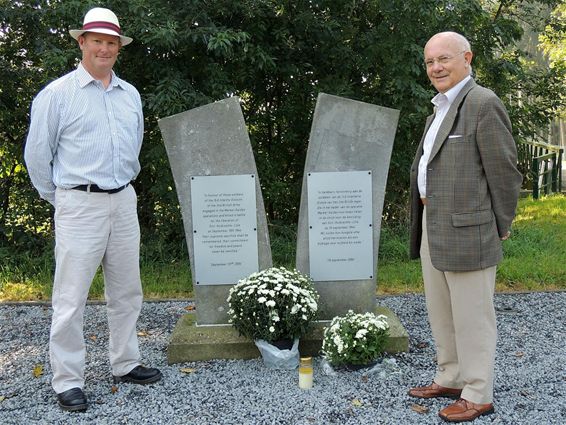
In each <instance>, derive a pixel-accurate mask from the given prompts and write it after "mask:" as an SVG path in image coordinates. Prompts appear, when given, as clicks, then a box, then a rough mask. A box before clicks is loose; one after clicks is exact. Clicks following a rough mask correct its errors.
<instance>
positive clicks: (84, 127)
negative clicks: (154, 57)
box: [25, 64, 144, 205]
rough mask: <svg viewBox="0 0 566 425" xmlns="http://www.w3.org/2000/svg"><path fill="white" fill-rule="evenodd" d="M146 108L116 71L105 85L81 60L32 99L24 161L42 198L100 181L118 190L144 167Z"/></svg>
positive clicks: (105, 185)
mask: <svg viewBox="0 0 566 425" xmlns="http://www.w3.org/2000/svg"><path fill="white" fill-rule="evenodd" d="M143 130H144V126H143V112H142V104H141V99H140V95H139V93H138V91H137V90H136V88H135V87H134V86H132V85H131V84H129V83H127V82H126V81H124V80H122V79H120V78H118V77H117V76H116V74H114V72H112V79H111V81H110V84H109V85H108V87H107V88H105V87H104V85H103V84H102V82H101V81H97V80H95V79H94V78H93V77H92V76H91V75H90V74H89V73H88V72H87V71H86V69H85V68H84V67H83V66H82V64H79V66H78V67H77V69H76V70H75V71H72V72H70V73H69V74H67V75H64V76H63V77H61V78H59V79H57V80H55V81H53V82H52V83H50V84H49V85H47V86H46V87H45V88H44V89H43V90H42V91H41V92H40V93H39V94H38V95H37V96H36V98H35V99H34V101H33V104H32V108H31V124H30V129H29V133H28V137H27V141H26V147H25V162H26V166H27V169H28V173H29V175H30V178H31V180H32V183H33V185H34V186H35V188H36V189H37V191H38V192H39V194H40V196H41V197H42V198H43V199H45V200H47V201H49V202H50V203H51V204H53V205H54V203H55V188H56V187H61V188H64V189H70V188H72V187H74V186H78V185H83V184H96V185H98V186H99V187H100V188H102V189H115V188H118V187H120V186H123V185H125V184H126V183H128V182H130V181H131V180H132V179H134V178H135V177H136V176H137V175H138V173H139V171H140V163H139V160H138V156H139V153H140V149H141V144H142V139H143Z"/></svg>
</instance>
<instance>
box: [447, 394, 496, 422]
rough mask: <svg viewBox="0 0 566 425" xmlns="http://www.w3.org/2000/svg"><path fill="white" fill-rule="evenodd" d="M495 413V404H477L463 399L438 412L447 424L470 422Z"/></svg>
mask: <svg viewBox="0 0 566 425" xmlns="http://www.w3.org/2000/svg"><path fill="white" fill-rule="evenodd" d="M494 411H495V410H494V409H493V403H487V404H476V403H472V402H471V401H468V400H464V399H463V398H461V399H460V400H458V401H456V402H454V403H452V404H451V405H450V406H448V407H445V408H444V409H442V410H441V411H440V412H438V416H440V417H441V418H442V419H444V420H445V421H447V422H468V421H473V420H474V419H476V418H478V417H480V416H483V415H489V414H490V413H493V412H494Z"/></svg>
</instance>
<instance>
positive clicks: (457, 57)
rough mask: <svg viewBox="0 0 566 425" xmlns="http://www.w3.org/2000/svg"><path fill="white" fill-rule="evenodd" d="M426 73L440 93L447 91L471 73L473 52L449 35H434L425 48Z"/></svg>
mask: <svg viewBox="0 0 566 425" xmlns="http://www.w3.org/2000/svg"><path fill="white" fill-rule="evenodd" d="M424 59H425V64H426V73H427V75H428V78H429V79H430V82H431V83H432V85H433V86H434V88H436V90H438V91H439V92H440V93H446V92H447V91H448V90H450V89H451V88H452V87H454V86H455V85H456V84H458V83H459V82H460V81H462V80H463V79H464V78H466V77H467V76H468V75H469V74H470V62H471V60H472V52H469V51H465V50H464V49H462V47H461V45H460V44H459V43H458V42H457V40H455V39H454V38H451V37H449V36H436V37H432V38H431V39H430V40H429V41H428V43H427V44H426V46H425V48H424Z"/></svg>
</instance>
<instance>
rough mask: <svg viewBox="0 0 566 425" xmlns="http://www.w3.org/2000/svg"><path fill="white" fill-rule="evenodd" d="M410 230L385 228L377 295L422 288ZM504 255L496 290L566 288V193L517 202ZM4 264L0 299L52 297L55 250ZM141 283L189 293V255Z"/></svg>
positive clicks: (145, 267)
mask: <svg viewBox="0 0 566 425" xmlns="http://www.w3.org/2000/svg"><path fill="white" fill-rule="evenodd" d="M270 233H271V246H272V250H273V260H274V264H275V265H281V266H285V267H290V268H292V267H293V266H294V258H295V240H296V235H295V229H294V228H292V227H290V226H278V225H271V226H270ZM408 239H409V237H408V230H407V229H406V228H399V229H388V228H383V229H382V233H381V241H380V253H379V267H378V273H377V279H378V289H377V294H378V295H383V294H400V293H408V292H422V290H423V285H422V276H421V268H420V262H419V261H411V260H409V259H408V245H409V242H408ZM503 247H504V252H505V255H504V260H503V261H502V262H501V263H500V265H499V266H498V270H497V291H498V292H511V291H548V290H565V289H566V196H564V195H555V196H549V197H545V198H542V199H539V200H537V201H534V200H533V199H532V198H524V199H521V200H520V201H519V207H518V211H517V217H516V219H515V223H514V225H513V233H512V236H511V238H510V239H509V240H508V241H505V242H504V245H503ZM8 263H9V264H8V265H6V264H2V265H0V301H31V300H48V299H49V298H50V297H51V288H52V284H51V282H52V278H53V255H52V253H50V252H49V253H45V255H44V256H43V257H41V258H29V257H28V256H27V255H21V258H17V259H14V258H11V261H9V262H8ZM141 273H142V283H143V287H144V294H145V297H146V298H148V299H150V298H151V299H160V298H186V297H191V296H192V295H193V293H192V284H191V273H190V267H189V262H188V256H186V258H185V259H182V260H178V261H174V262H156V261H153V262H147V261H143V259H142V266H141ZM103 296H104V285H103V280H102V273H101V272H100V270H99V272H98V273H97V275H96V277H95V279H94V281H93V284H92V287H91V290H90V298H91V299H101V298H103Z"/></svg>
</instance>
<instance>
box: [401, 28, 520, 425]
mask: <svg viewBox="0 0 566 425" xmlns="http://www.w3.org/2000/svg"><path fill="white" fill-rule="evenodd" d="M472 56H473V54H472V52H471V49H470V44H469V42H468V41H467V40H466V39H465V38H464V37H463V36H462V35H460V34H457V33H454V32H443V33H439V34H436V35H434V36H433V37H432V38H431V39H430V40H429V41H428V42H427V44H426V46H425V49H424V57H425V65H426V70H427V75H428V77H429V79H430V81H431V83H432V85H433V86H434V87H435V88H436V90H437V91H438V92H439V93H438V94H437V95H436V96H435V97H434V98H433V99H432V103H433V104H434V105H435V108H434V110H435V112H434V114H433V115H431V116H429V117H428V119H427V122H426V126H425V131H424V135H423V138H422V140H421V142H420V144H419V147H418V149H417V153H416V156H415V159H414V161H413V165H412V167H411V249H410V255H411V258H419V257H420V258H421V263H422V271H423V280H424V288H425V296H426V305H427V310H428V317H429V322H430V326H431V329H432V334H433V337H434V340H435V345H436V354H437V371H436V375H435V377H434V379H433V382H432V383H431V384H430V385H427V386H424V387H417V388H412V389H411V390H410V391H409V395H411V396H413V397H419V398H432V397H450V398H456V399H458V400H457V401H456V402H455V403H453V404H451V405H449V406H448V407H446V408H444V409H442V410H441V411H440V412H439V415H440V417H441V418H442V419H444V420H446V421H449V422H464V421H471V420H473V419H475V418H477V417H478V416H481V415H484V414H489V413H491V412H493V410H494V408H493V374H494V363H495V345H496V338H497V329H496V323H495V309H494V306H493V294H494V291H495V273H496V266H497V264H498V263H499V261H500V260H501V259H502V256H503V255H502V246H501V241H502V240H505V239H507V238H508V237H509V236H510V234H511V231H510V228H511V222H512V221H513V218H514V216H515V209H516V206H517V200H518V197H519V190H520V187H521V182H522V177H521V174H520V173H519V171H518V169H517V148H516V145H515V141H514V140H513V136H512V133H511V123H510V121H509V117H508V115H507V112H506V110H505V108H504V106H503V104H502V103H501V101H500V99H499V98H498V97H497V96H496V95H495V94H494V93H493V92H492V91H491V90H489V89H486V88H484V87H481V86H479V85H478V84H476V83H475V81H474V79H473V78H472V77H471V61H472Z"/></svg>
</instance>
